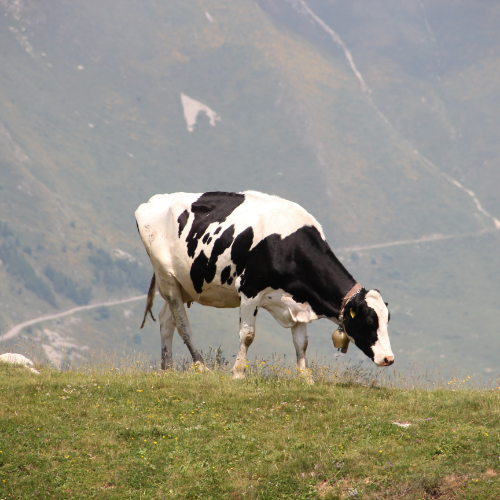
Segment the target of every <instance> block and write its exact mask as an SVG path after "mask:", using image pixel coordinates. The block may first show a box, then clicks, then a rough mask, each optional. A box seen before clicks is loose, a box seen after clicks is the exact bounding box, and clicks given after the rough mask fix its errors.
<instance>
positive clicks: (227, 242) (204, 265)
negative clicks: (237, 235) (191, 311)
mask: <svg viewBox="0 0 500 500" xmlns="http://www.w3.org/2000/svg"><path fill="white" fill-rule="evenodd" d="M233 239H234V225H231V226H229V227H228V228H227V229H226V230H225V231H224V232H223V233H222V234H221V235H220V237H219V238H218V239H217V240H216V241H215V243H214V246H213V248H212V253H211V254H210V259H207V256H206V255H205V253H204V252H203V250H202V251H201V252H200V254H199V255H198V257H196V259H194V261H193V265H192V266H191V271H190V273H189V274H190V276H191V281H192V282H193V286H194V289H195V290H196V292H197V293H201V292H202V291H203V284H204V282H207V283H211V282H212V281H213V279H214V278H215V273H216V272H217V260H218V258H219V257H220V256H221V255H222V254H223V253H224V252H225V251H226V250H227V249H228V248H229V247H230V246H231V244H232V243H233Z"/></svg>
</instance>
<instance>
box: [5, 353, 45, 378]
mask: <svg viewBox="0 0 500 500" xmlns="http://www.w3.org/2000/svg"><path fill="white" fill-rule="evenodd" d="M0 362H3V363H10V364H11V365H20V366H24V367H26V368H29V369H30V370H31V371H32V372H33V373H36V374H38V375H40V372H39V371H38V370H37V369H36V368H35V365H34V363H33V361H31V359H28V358H27V357H26V356H23V355H22V354H16V353H13V352H8V353H5V354H2V355H0Z"/></svg>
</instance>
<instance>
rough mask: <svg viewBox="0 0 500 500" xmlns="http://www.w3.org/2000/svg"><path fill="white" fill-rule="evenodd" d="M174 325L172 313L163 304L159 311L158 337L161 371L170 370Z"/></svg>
mask: <svg viewBox="0 0 500 500" xmlns="http://www.w3.org/2000/svg"><path fill="white" fill-rule="evenodd" d="M174 332H175V324H174V318H173V316H172V311H171V310H170V306H169V305H168V302H165V305H164V306H163V308H162V310H161V311H160V337H161V369H162V370H167V369H168V368H172V366H173V362H172V340H173V338H174Z"/></svg>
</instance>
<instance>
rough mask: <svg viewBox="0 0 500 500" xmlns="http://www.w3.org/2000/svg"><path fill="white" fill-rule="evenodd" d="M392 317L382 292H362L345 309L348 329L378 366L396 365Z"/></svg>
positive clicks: (345, 326)
mask: <svg viewBox="0 0 500 500" xmlns="http://www.w3.org/2000/svg"><path fill="white" fill-rule="evenodd" d="M389 319H390V314H389V310H388V309H387V304H386V303H384V301H383V300H382V295H380V292H379V291H378V290H368V291H366V290H364V289H362V290H360V292H359V293H357V294H356V295H355V296H354V297H352V299H351V300H349V301H348V302H347V304H346V305H345V307H344V317H343V320H344V328H345V332H346V333H347V336H348V337H349V340H350V341H351V342H353V343H354V344H356V346H357V347H359V348H360V349H361V350H362V351H363V352H364V353H365V354H366V355H367V356H368V357H369V358H371V359H372V360H373V361H374V362H375V364H377V365H378V366H389V365H392V364H393V363H394V354H393V353H392V350H391V343H390V341H389V333H388V332H387V325H388V323H389Z"/></svg>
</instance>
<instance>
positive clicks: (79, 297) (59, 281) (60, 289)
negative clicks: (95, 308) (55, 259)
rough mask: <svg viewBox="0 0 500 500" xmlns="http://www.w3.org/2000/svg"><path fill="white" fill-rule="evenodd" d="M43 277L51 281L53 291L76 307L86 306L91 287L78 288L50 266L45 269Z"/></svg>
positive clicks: (73, 282)
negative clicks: (76, 305)
mask: <svg viewBox="0 0 500 500" xmlns="http://www.w3.org/2000/svg"><path fill="white" fill-rule="evenodd" d="M44 273H45V276H47V278H49V280H50V281H52V284H53V286H54V290H55V291H56V292H57V293H60V294H62V295H64V296H65V297H67V298H68V299H70V300H72V301H73V302H74V303H75V304H78V305H87V304H88V303H89V302H90V296H91V293H92V289H91V287H86V286H80V285H78V284H77V283H76V282H75V281H73V280H72V279H71V278H69V277H68V276H66V275H65V274H64V273H63V272H61V271H58V270H57V269H54V268H53V267H52V266H51V265H50V264H48V265H47V266H46V267H45V270H44Z"/></svg>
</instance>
